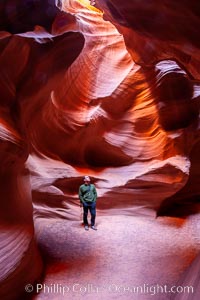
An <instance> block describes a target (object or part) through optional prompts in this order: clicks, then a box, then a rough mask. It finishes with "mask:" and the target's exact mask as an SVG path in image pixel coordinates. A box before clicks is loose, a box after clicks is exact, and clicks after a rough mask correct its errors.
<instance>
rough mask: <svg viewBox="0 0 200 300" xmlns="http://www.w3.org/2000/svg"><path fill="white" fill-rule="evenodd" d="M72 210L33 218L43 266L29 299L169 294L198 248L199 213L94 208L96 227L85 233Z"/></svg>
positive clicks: (144, 297) (159, 297)
mask: <svg viewBox="0 0 200 300" xmlns="http://www.w3.org/2000/svg"><path fill="white" fill-rule="evenodd" d="M75 209H76V214H77V220H73V221H69V220H61V219H59V220H52V221H51V220H49V221H47V220H46V219H37V220H36V222H35V227H36V233H37V242H38V243H39V245H40V248H41V250H42V253H43V256H44V259H45V263H46V269H45V275H44V281H43V282H41V284H42V285H43V286H39V289H40V288H41V291H40V293H35V296H33V299H34V300H43V299H51V300H62V299H88V300H90V299H106V300H107V299H116V298H117V299H127V300H128V299H141V300H149V299H156V300H165V299H172V298H173V296H174V294H173V293H172V292H171V291H170V289H171V287H172V286H178V285H179V284H178V282H179V280H180V278H181V276H182V274H184V271H185V270H186V269H187V268H188V266H189V265H190V264H191V262H192V261H193V259H194V258H195V257H196V256H197V254H198V252H199V250H200V235H199V229H200V215H198V214H197V215H193V216H190V217H189V218H187V219H180V218H171V217H159V218H156V217H155V213H154V212H152V211H151V210H148V209H146V208H143V207H140V208H137V209H136V208H135V209H132V210H127V211H125V210H121V212H120V210H117V211H114V210H112V211H110V215H109V211H107V212H106V214H105V212H104V213H102V212H101V211H97V219H96V225H97V228H98V230H97V231H93V230H92V229H90V230H89V231H85V230H84V227H83V225H82V222H81V214H80V217H79V213H80V211H79V210H78V208H77V207H76V208H75ZM120 213H121V214H120ZM179 283H180V282H179ZM166 291H167V292H166ZM187 296H188V295H187ZM171 297H172V298H171ZM185 299H186V298H185Z"/></svg>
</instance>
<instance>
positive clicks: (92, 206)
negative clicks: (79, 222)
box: [90, 202, 96, 226]
mask: <svg viewBox="0 0 200 300" xmlns="http://www.w3.org/2000/svg"><path fill="white" fill-rule="evenodd" d="M90 213H91V226H94V225H95V218H96V202H92V204H91V206H90Z"/></svg>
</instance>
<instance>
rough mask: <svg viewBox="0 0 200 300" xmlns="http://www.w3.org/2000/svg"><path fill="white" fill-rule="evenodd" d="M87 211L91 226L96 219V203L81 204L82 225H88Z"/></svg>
mask: <svg viewBox="0 0 200 300" xmlns="http://www.w3.org/2000/svg"><path fill="white" fill-rule="evenodd" d="M88 210H89V211H90V214H91V226H94V224H95V218H96V202H84V203H83V223H84V225H88V219H87V217H88Z"/></svg>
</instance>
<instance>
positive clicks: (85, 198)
mask: <svg viewBox="0 0 200 300" xmlns="http://www.w3.org/2000/svg"><path fill="white" fill-rule="evenodd" d="M79 199H80V201H81V202H82V203H84V202H96V200H97V191H96V188H95V186H94V184H88V185H86V184H82V185H81V186H80V187H79Z"/></svg>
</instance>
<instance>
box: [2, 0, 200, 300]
mask: <svg viewBox="0 0 200 300" xmlns="http://www.w3.org/2000/svg"><path fill="white" fill-rule="evenodd" d="M0 16H1V18H0V20H1V21H0V22H1V23H0V30H1V32H0V37H1V40H0V49H1V54H0V66H1V72H0V82H1V86H0V89H1V106H0V139H1V148H0V149H1V150H0V151H1V152H0V153H1V166H2V167H1V175H0V176H1V182H0V184H1V189H0V193H1V194H2V196H1V207H0V208H1V209H0V214H1V231H0V253H1V257H2V258H1V263H2V268H1V273H0V280H1V282H2V285H1V289H0V293H2V294H0V295H3V296H2V297H4V298H3V299H14V294H15V295H16V297H17V295H19V294H20V293H21V292H22V290H23V288H24V286H23V285H24V283H25V281H27V280H28V278H27V276H25V275H24V274H25V272H26V270H28V269H29V268H30V265H31V264H32V260H33V259H34V261H35V263H34V266H33V267H32V272H30V273H29V276H30V278H29V280H28V281H29V282H30V283H32V282H34V280H35V279H36V278H38V276H39V274H40V273H41V268H42V263H41V260H40V256H39V254H38V250H37V247H36V246H35V242H34V225H33V224H34V223H33V219H34V222H35V224H36V225H38V224H41V223H40V222H41V220H42V221H43V222H45V221H46V222H48V221H49V220H54V221H55V220H56V219H67V220H69V221H76V220H77V218H78V210H77V207H78V201H77V190H78V186H79V184H81V182H82V177H83V175H85V174H87V175H90V176H91V178H92V181H93V182H94V183H95V184H96V187H97V189H98V195H99V197H98V210H99V214H100V215H106V214H110V215H114V214H115V213H116V212H117V213H118V214H119V213H120V214H122V215H123V214H124V215H125V214H127V212H128V214H129V215H131V214H132V209H133V208H137V207H138V208H140V207H144V208H148V209H152V210H153V211H155V212H156V213H157V215H158V216H161V215H167V216H181V217H183V216H187V215H189V214H191V213H194V212H195V213H196V212H197V211H198V198H199V192H200V188H199V186H200V179H199V178H200V176H199V175H200V174H199V173H200V171H199V170H200V168H199V158H198V153H199V150H200V149H199V148H200V142H199V99H200V98H199V96H200V84H199V79H200V73H199V64H200V44H199V43H200V42H199V29H198V28H199V25H200V18H199V16H200V6H199V3H198V1H195V0H193V1H181V3H179V2H174V1H170V0H164V1H163V0H158V1H136V0H127V1H120V0H112V1H111V0H110V1H109V0H98V1H97V2H96V4H95V6H91V5H90V3H89V1H87V0H80V1H76V0H63V1H53V0H51V1H50V0H40V1H39V0H30V1H25V0H7V1H1V4H0ZM32 203H33V207H34V209H32ZM36 227H37V226H36ZM39 227H40V226H38V227H37V228H39ZM25 277H26V278H25ZM11 284H15V289H16V290H17V291H18V292H17V293H16V292H15V291H14V290H15V289H13V293H12V292H11V291H10V285H11Z"/></svg>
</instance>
